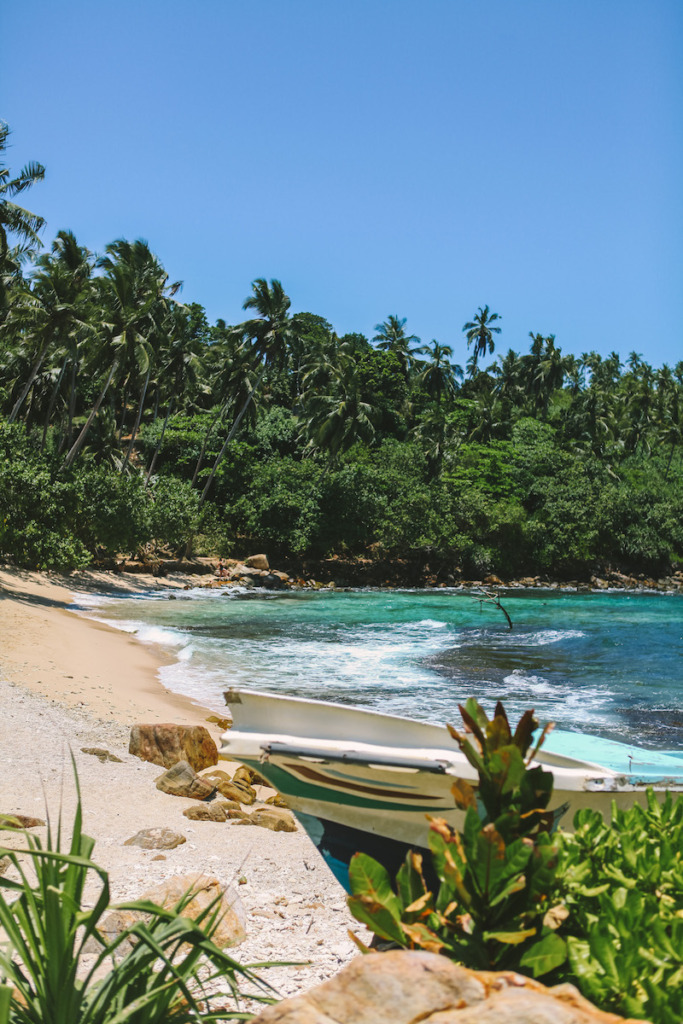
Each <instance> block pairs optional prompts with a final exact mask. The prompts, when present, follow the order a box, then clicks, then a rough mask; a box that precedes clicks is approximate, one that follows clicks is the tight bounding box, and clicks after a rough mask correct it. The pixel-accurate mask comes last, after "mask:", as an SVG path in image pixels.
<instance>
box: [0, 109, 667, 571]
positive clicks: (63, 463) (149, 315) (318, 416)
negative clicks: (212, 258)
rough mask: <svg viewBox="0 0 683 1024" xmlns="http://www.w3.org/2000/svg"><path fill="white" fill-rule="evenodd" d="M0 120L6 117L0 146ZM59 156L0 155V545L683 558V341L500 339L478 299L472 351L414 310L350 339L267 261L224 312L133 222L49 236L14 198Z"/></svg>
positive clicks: (517, 566)
mask: <svg viewBox="0 0 683 1024" xmlns="http://www.w3.org/2000/svg"><path fill="white" fill-rule="evenodd" d="M7 140H8V129H7V127H6V126H5V125H2V124H1V123H0V160H2V159H4V156H5V155H6V150H7ZM43 176H44V168H43V167H42V166H41V165H40V164H37V163H32V164H28V165H27V166H25V167H24V168H22V169H21V170H20V171H19V172H18V173H15V174H13V173H12V172H11V171H10V169H9V167H7V166H6V165H5V163H4V162H0V556H1V557H4V558H5V559H8V560H11V561H13V562H14V563H15V564H18V565H22V566H27V567H36V566H37V567H52V568H59V569H68V568H72V567H77V566H83V565H86V564H88V563H89V562H91V561H92V560H99V561H100V562H105V563H106V561H107V559H111V558H112V557H113V556H115V555H116V554H118V553H135V552H136V550H138V549H140V548H141V547H142V546H144V545H148V546H150V545H156V546H157V547H158V548H161V547H163V548H164V549H166V550H168V551H170V552H174V553H179V552H187V551H189V550H190V547H191V545H193V544H194V547H195V550H198V551H204V552H208V553H222V554H244V553H248V551H249V550H252V551H253V550H257V549H258V550H266V551H267V552H268V553H269V554H270V556H271V558H272V559H273V560H277V558H281V559H303V558H323V557H328V556H330V555H334V554H336V555H340V556H344V557H346V558H353V557H364V558H371V559H378V558H399V557H407V558H414V559H415V558H417V559H418V560H420V559H421V560H422V561H423V562H424V563H426V562H429V563H430V565H431V566H435V565H438V567H439V571H440V573H441V576H440V578H443V579H449V578H451V579H453V578H456V577H457V575H458V574H459V573H462V574H463V575H464V576H465V577H466V578H481V577H482V576H484V575H486V574H487V573H491V572H496V573H499V574H501V575H507V576H511V575H515V574H517V575H519V574H525V573H526V574H529V573H538V574H546V575H551V576H555V577H558V578H565V579H568V578H580V577H585V576H586V575H590V574H591V573H592V572H595V571H602V570H604V569H607V568H610V567H611V568H613V569H621V570H627V571H631V572H645V573H648V574H655V573H662V572H665V571H667V570H670V569H671V568H672V567H674V568H677V567H679V566H680V565H681V564H682V561H683V474H682V473H681V469H682V468H683V425H682V419H681V413H682V410H683V361H682V362H679V363H678V364H677V365H676V366H675V367H673V368H670V367H668V366H663V367H661V368H653V367H652V366H650V365H649V364H648V363H647V362H645V361H644V360H643V359H642V357H641V356H640V355H638V354H637V353H635V352H634V353H631V355H630V356H629V357H628V358H627V359H626V361H625V362H624V361H622V359H621V358H620V356H619V355H617V353H616V352H613V353H612V354H611V355H610V356H609V357H607V358H603V357H601V356H600V355H598V354H597V353H595V352H586V353H584V354H582V355H580V356H575V355H565V354H563V352H562V350H561V349H560V347H559V346H558V345H557V344H556V342H555V338H554V337H553V336H552V335H550V336H547V337H544V336H541V335H540V334H537V333H534V332H533V331H531V332H530V335H529V339H530V340H529V342H528V350H527V351H525V352H523V353H518V352H516V351H513V350H512V349H508V350H507V351H503V349H502V346H501V342H502V337H503V335H502V324H503V320H502V318H501V316H499V315H498V314H497V313H495V312H492V311H491V310H490V309H489V307H488V306H486V305H485V306H483V307H479V309H478V310H477V312H476V314H475V315H474V316H473V317H472V320H471V321H470V322H468V323H466V324H465V326H464V327H463V329H462V334H461V332H460V328H459V325H455V324H454V325H453V338H459V339H462V342H463V350H464V348H465V346H464V343H465V342H466V351H467V355H468V358H467V363H466V366H465V368H464V369H463V368H461V367H460V366H458V365H457V364H456V363H455V362H454V361H453V348H452V347H451V346H450V345H447V344H442V343H440V342H437V341H431V342H429V343H426V344H425V343H423V342H422V341H421V340H420V338H418V337H416V336H415V335H413V334H410V333H409V331H408V328H407V326H406V321H405V319H401V318H400V317H399V316H393V315H392V316H389V317H388V318H387V319H386V320H385V321H383V322H381V323H379V324H378V325H377V327H376V329H375V330H376V334H375V336H374V337H373V338H371V339H368V338H367V337H365V336H363V335H362V334H346V335H344V336H342V337H339V336H338V335H337V334H336V332H335V330H334V327H333V325H332V324H330V323H329V322H328V321H327V320H326V319H325V318H324V316H321V315H318V314H314V313H310V312H299V313H293V312H292V310H291V303H290V299H289V297H288V296H287V294H286V293H285V290H284V288H283V286H282V285H281V284H280V282H279V281H277V280H271V281H270V282H269V281H267V280H266V279H258V280H256V281H254V282H253V283H252V285H251V291H250V293H249V294H248V296H247V297H246V299H245V302H244V310H245V314H246V319H245V320H244V322H242V323H239V324H227V323H225V322H224V321H223V320H218V321H217V323H215V324H213V325H212V324H209V323H208V321H207V318H206V315H205V312H204V310H203V308H202V307H201V306H200V305H198V304H197V303H193V302H191V301H186V302H181V301H180V294H179V287H180V286H179V284H178V283H174V282H171V281H170V280H169V278H168V275H167V274H166V272H165V270H164V268H163V266H162V264H161V262H160V260H159V259H158V257H157V256H156V255H155V254H154V253H153V251H152V250H151V249H150V248H149V246H148V244H147V243H146V242H144V241H142V240H140V239H138V240H135V241H128V240H125V239H118V240H116V241H113V242H111V244H109V245H108V246H107V247H106V249H105V251H104V252H103V253H102V254H99V255H96V254H94V253H92V252H90V251H89V250H88V249H87V248H86V247H85V246H83V245H82V244H80V243H79V241H78V240H77V239H76V238H75V237H74V235H73V234H72V233H71V232H70V231H67V230H63V231H59V232H58V233H57V235H56V237H55V238H54V240H53V241H52V242H51V243H49V244H48V245H45V246H44V245H43V244H42V242H41V237H40V233H41V231H42V229H43V227H44V224H43V220H42V218H41V217H40V216H39V215H37V214H34V213H31V212H30V211H28V210H27V209H24V208H23V206H22V205H20V204H19V202H17V200H18V198H19V197H20V196H21V195H22V194H23V193H24V192H26V191H27V190H29V189H30V188H31V186H33V185H34V184H35V183H36V182H39V181H40V180H41V178H42V177H43ZM31 205H33V204H31ZM245 291H246V288H245ZM531 326H533V325H531ZM448 340H452V339H448ZM614 341H615V346H617V347H618V342H619V339H618V338H617V339H614ZM650 342H651V339H647V338H644V339H643V344H644V346H645V345H647V344H649V343H650Z"/></svg>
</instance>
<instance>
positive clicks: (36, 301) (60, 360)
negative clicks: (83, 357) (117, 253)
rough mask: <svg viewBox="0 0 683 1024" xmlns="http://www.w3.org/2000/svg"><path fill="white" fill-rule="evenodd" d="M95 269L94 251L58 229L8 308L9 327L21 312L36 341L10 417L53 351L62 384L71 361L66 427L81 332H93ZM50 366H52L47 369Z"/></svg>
mask: <svg viewBox="0 0 683 1024" xmlns="http://www.w3.org/2000/svg"><path fill="white" fill-rule="evenodd" d="M92 269H93V256H92V253H90V252H89V251H88V250H87V249H85V248H83V247H81V246H80V245H79V244H78V242H77V241H76V238H75V236H74V235H73V233H72V232H71V231H59V232H58V234H57V237H56V238H55V240H54V242H53V243H52V247H51V250H50V252H49V253H45V254H43V255H42V256H40V257H39V258H38V260H37V272H36V273H35V274H34V276H33V279H32V282H31V285H32V287H31V290H30V293H29V294H25V295H24V301H22V299H21V298H19V301H18V302H16V303H15V304H14V305H13V306H12V307H11V308H10V310H9V313H8V319H7V326H8V327H9V329H10V330H11V327H12V323H13V321H14V320H16V319H17V318H19V319H20V320H21V319H22V318H23V319H24V320H25V326H26V327H27V330H26V331H25V332H24V338H23V339H22V345H23V346H24V347H25V346H27V345H28V344H30V343H31V342H37V349H36V351H35V353H34V361H33V365H32V366H31V370H30V372H29V373H28V375H27V377H26V379H25V381H24V385H23V387H22V389H21V392H20V394H19V397H18V398H17V400H16V402H15V404H14V407H13V409H12V411H11V412H10V415H9V422H10V423H12V422H13V421H14V420H15V419H16V418H17V416H18V414H19V411H20V409H21V407H22V405H23V403H24V401H25V399H26V397H27V395H28V393H29V391H30V390H31V388H32V386H33V383H34V380H35V379H36V377H37V375H38V373H39V372H40V370H41V367H42V366H43V363H44V361H45V359H46V357H47V355H48V352H49V351H51V352H52V355H53V362H54V363H55V364H56V365H61V364H63V367H64V369H63V371H62V372H61V373H60V374H59V380H58V383H59V386H61V383H62V379H63V378H64V375H65V371H66V369H67V367H68V366H69V365H70V366H71V373H70V394H69V401H68V428H67V435H66V436H68V434H69V432H70V428H71V420H72V418H73V413H74V404H75V397H76V372H77V366H78V362H79V355H78V350H79V345H80V344H81V341H82V340H83V338H84V337H85V336H87V335H89V334H91V333H92V330H93V328H92V325H91V324H90V323H89V319H88V318H89V313H90V310H89V307H88V291H87V289H88V284H89V281H90V276H91V274H92ZM51 372H52V371H51V370H50V371H48V375H49V374H50V373H51ZM57 396H58V389H57V392H56V393H55V395H54V400H51V402H50V407H51V410H53V409H54V406H55V404H56V401H57Z"/></svg>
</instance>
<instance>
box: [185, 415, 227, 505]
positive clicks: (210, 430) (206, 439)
mask: <svg viewBox="0 0 683 1024" xmlns="http://www.w3.org/2000/svg"><path fill="white" fill-rule="evenodd" d="M226 408H227V403H226V404H225V405H222V406H221V407H220V409H219V410H218V412H217V413H216V415H215V416H214V418H213V419H212V420H211V422H210V423H209V426H208V429H207V430H206V432H205V434H204V440H203V441H202V449H201V451H200V453H199V458H198V459H197V465H196V466H195V467H194V473H193V475H192V483H191V484H190V486H191V487H194V485H195V484H196V482H197V477H198V476H199V470H200V469H201V468H202V462H203V461H204V452H205V451H206V446H207V444H208V443H209V438H210V437H211V434H212V433H213V428H214V427H215V426H216V424H217V423H218V421H219V420H220V419H221V417H222V416H223V414H224V413H225V410H226Z"/></svg>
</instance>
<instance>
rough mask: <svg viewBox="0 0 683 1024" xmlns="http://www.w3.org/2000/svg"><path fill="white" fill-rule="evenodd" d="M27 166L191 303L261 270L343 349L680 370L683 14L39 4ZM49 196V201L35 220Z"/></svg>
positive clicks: (235, 302)
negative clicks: (479, 341)
mask: <svg viewBox="0 0 683 1024" xmlns="http://www.w3.org/2000/svg"><path fill="white" fill-rule="evenodd" d="M0 38H1V39H2V40H3V45H2V57H1V61H0V116H1V117H2V118H4V119H5V120H6V121H8V122H9V124H10V126H11V127H12V129H13V137H12V144H13V145H12V149H11V150H10V156H9V159H10V165H11V166H12V167H14V168H18V167H19V166H20V165H21V164H23V163H24V162H25V161H26V160H28V159H38V160H41V161H42V162H43V163H44V164H45V165H46V167H47V172H48V173H47V178H46V181H45V182H44V183H43V184H41V185H39V186H36V188H35V189H33V190H32V192H31V193H30V194H28V193H27V194H26V203H27V205H28V206H29V207H30V208H31V209H34V210H35V211H36V212H39V213H42V214H43V215H44V216H45V217H46V218H47V220H48V227H47V230H46V232H45V235H44V237H45V240H46V241H49V240H50V238H51V237H52V236H53V235H54V233H55V232H56V231H57V230H59V229H60V228H63V227H69V228H71V229H72V230H73V231H74V232H75V233H76V235H77V237H78V239H79V241H81V242H82V243H83V244H85V245H87V246H88V247H89V248H91V249H94V250H96V251H101V250H102V248H103V247H104V245H105V244H106V243H107V242H108V241H111V240H113V239H114V238H117V237H122V236H124V237H128V238H135V237H143V238H146V239H147V240H148V241H149V243H150V245H151V246H152V248H153V249H154V251H155V252H156V253H157V254H158V255H159V257H160V258H161V260H162V261H163V263H164V265H165V266H166V268H167V270H168V271H169V273H170V274H171V277H172V278H173V279H182V280H183V281H184V288H183V292H182V298H183V299H184V300H185V301H197V302H201V303H202V304H203V305H204V306H205V307H206V309H207V313H208V315H209V318H210V320H212V321H213V320H215V319H216V318H217V317H219V316H220V317H223V318H224V319H226V320H227V321H228V322H237V321H239V320H241V319H243V316H244V314H243V313H242V309H241V306H242V302H243V300H244V298H245V297H246V296H247V295H248V294H249V291H250V282H251V281H252V280H253V279H254V278H255V277H268V278H271V277H277V278H279V279H280V280H281V281H282V283H283V285H284V286H285V288H286V290H287V292H288V294H289V295H290V296H291V298H292V308H293V309H294V310H310V311H312V312H315V313H319V314H321V315H323V316H326V317H327V318H328V319H329V320H330V321H331V322H332V324H333V325H334V327H335V328H336V330H337V331H338V332H339V333H340V334H341V333H344V332H347V331H362V332H363V333H365V334H367V335H369V336H372V334H373V333H374V330H373V327H374V325H375V324H376V323H378V322H379V321H380V320H383V319H385V318H386V316H387V315H388V314H390V313H394V314H397V315H398V316H401V317H404V316H405V317H407V318H408V328H409V329H410V331H411V332H413V333H415V334H418V335H419V336H420V337H421V338H422V340H423V341H425V342H427V341H430V340H431V339H432V338H436V339H437V340H438V341H439V342H441V343H442V344H449V345H452V346H453V348H454V356H455V359H456V360H457V361H459V362H464V360H465V358H466V350H465V343H464V336H463V334H462V325H463V323H464V322H465V321H466V320H469V319H471V317H472V315H473V314H474V312H475V311H476V309H477V306H479V305H484V304H488V305H489V306H490V307H491V309H492V310H495V311H496V312H498V313H500V314H501V316H502V321H501V326H502V328H503V331H502V334H501V335H500V336H499V339H498V350H499V351H506V350H507V348H509V347H512V348H514V349H516V350H517V351H523V350H526V348H527V344H528V332H529V331H534V332H536V331H540V332H541V333H543V334H549V333H554V334H555V335H556V340H557V343H558V344H559V345H560V346H561V347H562V348H563V350H564V351H565V352H574V353H576V354H578V353H581V352H585V351H588V350H590V349H595V350H597V351H599V352H601V353H603V354H606V353H608V352H610V351H612V350H616V351H618V352H620V354H621V355H622V357H623V358H625V357H626V356H627V355H628V353H629V352H630V351H633V350H635V351H638V352H640V353H642V354H643V355H644V356H645V358H646V359H648V360H650V361H651V362H653V363H654V364H655V365H660V364H661V363H663V362H668V363H670V364H673V363H675V362H677V361H678V360H680V359H683V344H681V324H682V323H683V188H682V187H681V185H682V184H683V61H682V60H681V54H682V53H683V45H682V44H683V5H682V4H681V3H680V0H600V2H598V3H596V2H595V0H571V2H567V0H565V2H560V0H516V2H511V0H411V2H404V0H344V2H340V0H286V2H285V0H279V2H278V0H196V2H195V3H190V2H179V0H163V2H158V0H117V2H116V3H103V2H94V0H61V2H59V3H55V2H53V0H52V2H50V0H32V2H31V3H23V4H11V5H10V4H4V5H2V10H1V11H0ZM29 196H30V201H29Z"/></svg>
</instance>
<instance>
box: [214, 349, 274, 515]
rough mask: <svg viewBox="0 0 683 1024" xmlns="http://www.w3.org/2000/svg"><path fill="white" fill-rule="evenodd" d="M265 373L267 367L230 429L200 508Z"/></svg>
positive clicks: (262, 370)
mask: <svg viewBox="0 0 683 1024" xmlns="http://www.w3.org/2000/svg"><path fill="white" fill-rule="evenodd" d="M265 372H266V367H265V366H263V367H262V368H261V372H260V373H259V375H258V379H257V381H256V383H255V385H254V387H253V388H252V390H251V392H250V394H249V397H248V398H247V400H246V402H245V403H244V405H243V406H242V408H241V409H240V411H239V413H238V415H237V418H236V419H235V422H234V423H233V425H232V426H231V428H230V432H229V433H228V436H227V437H226V439H225V441H224V442H223V447H222V448H221V450H220V452H219V453H218V457H217V459H216V461H215V462H214V464H213V469H212V470H211V472H210V473H209V478H208V480H207V481H206V484H205V485H204V490H203V491H202V496H201V498H200V499H199V507H200V508H201V507H202V505H203V504H204V502H205V501H206V498H207V495H208V493H209V490H210V489H211V484H212V483H213V478H214V477H215V475H216V470H217V469H218V467H219V466H220V464H221V462H222V461H223V457H224V456H225V453H226V451H227V450H228V445H229V444H230V442H231V441H232V439H233V437H234V436H235V434H236V433H237V429H238V427H239V425H240V423H241V422H242V419H243V417H244V414H245V412H246V411H247V409H248V408H249V406H250V405H251V403H252V402H253V400H254V395H255V394H256V392H257V391H258V389H259V385H260V383H261V381H262V380H263V376H264V374H265Z"/></svg>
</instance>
